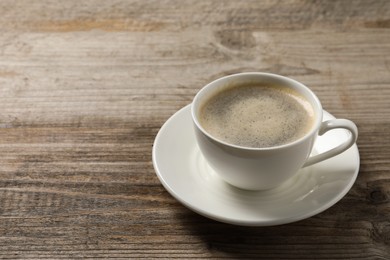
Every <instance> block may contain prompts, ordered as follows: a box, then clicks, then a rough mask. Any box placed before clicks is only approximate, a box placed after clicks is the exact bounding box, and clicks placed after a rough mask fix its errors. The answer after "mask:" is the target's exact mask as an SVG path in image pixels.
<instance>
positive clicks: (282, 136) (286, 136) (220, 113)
mask: <svg viewBox="0 0 390 260" xmlns="http://www.w3.org/2000/svg"><path fill="white" fill-rule="evenodd" d="M313 122H314V111H313V109H312V107H311V105H310V103H309V102H308V101H307V100H306V99H305V98H304V97H303V96H301V95H300V94H299V93H298V92H296V91H295V90H292V89H289V88H286V87H280V86H273V85H267V86H263V85H252V84H251V85H240V86H235V87H230V88H229V89H227V90H223V91H220V92H219V93H216V94H215V95H213V96H212V97H211V98H209V99H208V100H207V101H206V102H205V103H204V104H203V106H202V107H201V110H200V124H201V125H202V127H203V128H204V129H205V130H206V131H207V132H208V133H210V134H211V135H212V136H214V137H216V138H217V139H220V140H222V141H225V142H227V143H231V144H235V145H239V146H245V147H256V148H262V147H271V146H278V145H283V144H286V143H290V142H292V141H294V140H297V139H299V138H300V137H302V136H304V135H305V134H306V133H307V132H308V131H309V130H310V129H311V127H312V125H313Z"/></svg>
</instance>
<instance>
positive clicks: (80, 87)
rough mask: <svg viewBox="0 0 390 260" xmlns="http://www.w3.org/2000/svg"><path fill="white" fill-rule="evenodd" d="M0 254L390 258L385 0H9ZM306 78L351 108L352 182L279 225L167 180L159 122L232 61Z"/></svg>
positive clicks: (0, 44) (1, 119)
mask: <svg viewBox="0 0 390 260" xmlns="http://www.w3.org/2000/svg"><path fill="white" fill-rule="evenodd" d="M0 31H1V34H0V127H1V128H0V258H29V259H32V258H50V259H54V258H79V257H91V258H122V257H123V258H143V257H147V258H160V257H161V258H168V259H172V258H240V257H249V258H257V259H260V258H263V259H390V1H386V0H383V1H381V0H379V1H295V0H290V1H195V0H194V1H142V0H139V1H121V0H116V1H103V0H101V1H80V0H77V1H76V0H71V1H54V0H53V1H30V0H6V1H1V2H0ZM243 71H266V72H274V73H279V74H283V75H286V76H290V77H293V78H295V79H297V80H299V81H301V82H303V83H304V84H306V85H308V86H310V87H311V88H312V89H313V90H314V91H315V92H316V93H317V95H318V96H319V98H320V99H321V100H322V103H323V106H324V108H325V109H326V110H327V111H329V112H331V113H332V114H334V115H335V116H337V117H344V118H349V119H351V120H353V121H354V122H356V124H357V125H358V127H359V131H360V136H359V140H358V147H359V150H360V155H361V170H360V173H359V176H358V179H357V181H356V183H355V184H354V186H353V188H352V189H351V191H350V192H349V193H348V194H347V195H346V196H345V197H344V198H343V199H342V200H341V201H340V202H339V203H337V204H336V205H335V206H333V207H331V208H330V209H328V210H326V211H325V212H323V213H321V214H319V215H316V216H314V217H311V218H309V219H306V220H303V221H299V222H296V223H292V224H288V225H282V226H277V227H265V228H264V227H263V228H249V227H238V226H232V225H227V224H222V223H218V222H215V221H212V220H209V219H207V218H204V217H201V216H199V215H197V214H196V213H193V212H192V211H190V210H188V209H187V208H185V207H184V206H182V205H181V204H180V203H179V202H177V201H176V200H175V199H174V198H173V197H171V196H170V195H169V194H168V192H166V191H165V189H164V188H163V187H162V185H161V184H160V182H159V181H158V179H157V177H156V175H155V172H154V169H153V165H152V161H151V159H152V158H151V150H152V143H153V141H154V138H155V135H156V134H157V132H158V130H159V128H160V127H161V125H162V124H163V123H164V122H165V121H166V120H167V119H168V118H169V117H170V116H171V115H172V114H173V113H174V112H175V111H177V110H178V109H180V108H181V107H183V106H185V105H187V104H189V103H190V102H191V100H192V98H193V96H194V94H195V93H196V92H197V91H198V90H199V89H200V88H201V87H202V86H203V85H204V84H206V83H208V82H210V81H212V80H214V79H216V78H218V77H220V76H223V75H228V74H231V73H235V72H243Z"/></svg>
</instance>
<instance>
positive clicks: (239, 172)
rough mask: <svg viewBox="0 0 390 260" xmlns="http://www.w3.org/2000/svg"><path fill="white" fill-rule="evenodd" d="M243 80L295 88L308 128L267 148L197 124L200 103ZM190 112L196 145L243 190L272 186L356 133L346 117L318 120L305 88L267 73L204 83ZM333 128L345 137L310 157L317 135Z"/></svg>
mask: <svg viewBox="0 0 390 260" xmlns="http://www.w3.org/2000/svg"><path fill="white" fill-rule="evenodd" d="M243 83H253V84H256V83H263V84H264V83H272V84H275V83H276V84H278V85H281V86H285V87H288V88H292V89H294V90H296V91H297V92H298V93H300V94H301V95H302V96H303V97H305V98H306V99H307V101H309V103H310V104H311V105H312V107H313V110H314V113H315V119H314V123H313V126H312V128H311V130H310V131H308V132H307V133H306V135H304V136H303V137H302V138H299V139H297V140H295V141H293V142H291V143H287V144H284V145H279V146H274V147H267V148H248V147H242V146H238V145H234V144H229V143H227V142H224V141H222V140H218V139H217V138H215V137H213V136H212V135H210V134H209V133H207V131H206V130H205V129H204V128H203V127H202V125H201V124H200V123H199V114H200V113H199V110H200V108H201V106H202V104H204V102H205V101H206V100H208V98H209V97H211V96H213V95H214V94H215V93H219V92H220V91H221V90H222V91H223V89H226V88H230V87H231V86H234V85H235V84H237V85H239V84H243ZM191 114H192V119H193V122H194V129H195V134H196V139H197V143H198V146H199V148H200V150H201V152H202V154H203V156H204V157H205V159H206V161H207V162H208V164H209V165H210V166H211V167H212V168H213V169H214V170H215V171H216V172H217V173H218V174H219V176H220V177H221V178H222V179H223V180H225V181H226V182H228V183H230V184H231V185H233V186H236V187H238V188H242V189H247V190H265V189H271V188H274V187H276V186H278V185H280V184H281V183H283V182H284V181H286V180H287V179H289V178H290V177H292V176H293V175H294V174H296V173H297V172H298V170H299V169H300V168H302V167H306V166H310V165H312V164H315V163H318V162H320V161H323V160H326V159H328V158H330V157H333V156H336V155H338V154H340V153H342V152H344V151H345V150H347V149H348V148H349V147H351V146H352V145H353V144H354V143H355V142H356V139H357V135H358V131H357V127H356V125H355V124H354V123H353V122H352V121H350V120H346V119H333V120H329V121H325V122H322V114H323V110H322V106H321V103H320V101H319V99H318V98H317V96H316V95H315V94H314V93H313V92H312V91H311V90H310V89H309V88H308V87H306V86H305V85H303V84H301V83H299V82H297V81H295V80H293V79H290V78H287V77H284V76H280V75H276V74H270V73H260V72H248V73H239V74H234V75H230V76H226V77H223V78H220V79H217V80H215V81H213V82H211V83H209V84H207V85H206V86H205V87H203V88H202V89H201V90H200V91H199V92H198V93H197V94H196V96H195V98H194V100H193V102H192V105H191ZM335 128H343V129H347V130H349V131H350V133H351V134H350V136H349V139H347V140H346V141H344V142H342V143H340V144H339V145H338V146H337V147H335V148H333V149H331V150H329V151H326V152H324V153H320V154H317V155H314V156H310V153H311V151H312V149H313V145H314V142H315V140H316V138H317V136H318V135H323V134H324V133H326V132H327V131H329V130H332V129H335Z"/></svg>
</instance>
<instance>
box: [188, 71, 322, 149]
mask: <svg viewBox="0 0 390 260" xmlns="http://www.w3.org/2000/svg"><path fill="white" fill-rule="evenodd" d="M253 75H256V76H263V77H271V78H276V79H279V80H283V81H286V82H290V83H293V84H294V85H297V86H299V88H301V89H303V90H304V91H305V92H306V93H308V94H309V96H310V97H311V98H312V100H313V103H314V104H315V105H316V107H313V109H314V110H318V111H315V115H316V118H315V122H314V123H313V126H312V128H311V129H310V131H309V132H307V133H306V134H305V135H304V136H302V137H300V138H298V139H296V140H294V141H292V142H289V143H286V144H282V145H276V146H270V147H249V146H241V145H236V144H232V143H228V142H225V141H223V140H220V139H218V138H216V137H214V136H212V135H211V134H209V133H208V132H207V131H206V130H205V129H204V128H203V127H202V125H201V124H200V123H199V120H198V118H197V117H196V113H195V105H197V104H198V102H199V97H200V96H201V95H202V94H203V93H204V92H205V91H207V90H208V89H209V88H210V87H211V86H213V85H215V84H217V83H218V82H220V81H224V80H227V79H230V78H236V77H245V76H253ZM191 117H192V121H193V122H194V124H195V125H196V127H197V128H198V129H199V130H200V131H201V132H202V133H203V134H204V135H206V136H207V137H208V138H210V139H211V140H213V141H214V142H216V143H219V144H221V145H224V146H227V147H231V148H236V149H239V150H246V151H274V150H279V149H284V148H289V147H292V146H295V145H297V144H299V143H301V142H303V141H305V140H307V139H308V138H311V136H312V135H313V134H316V133H317V131H318V129H319V128H320V125H321V123H322V117H323V109H322V105H321V102H320V100H319V99H318V97H317V96H316V95H315V94H314V92H313V91H312V90H311V89H310V88H308V87H307V86H305V85H304V84H302V83H300V82H299V81H297V80H294V79H292V78H289V77H286V76H282V75H278V74H274V73H268V72H242V73H236V74H231V75H228V76H224V77H221V78H218V79H216V80H213V81H211V82H210V83H208V84H206V85H205V86H203V87H202V88H201V89H200V90H199V91H198V93H197V94H196V95H195V97H194V99H193V101H192V103H191Z"/></svg>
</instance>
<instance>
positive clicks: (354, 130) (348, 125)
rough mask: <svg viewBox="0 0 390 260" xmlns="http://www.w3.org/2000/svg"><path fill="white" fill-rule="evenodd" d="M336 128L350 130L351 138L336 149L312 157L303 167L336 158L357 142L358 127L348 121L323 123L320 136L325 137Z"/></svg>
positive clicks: (337, 120)
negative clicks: (324, 135)
mask: <svg viewBox="0 0 390 260" xmlns="http://www.w3.org/2000/svg"><path fill="white" fill-rule="evenodd" d="M336 128H343V129H346V130H349V132H350V133H351V134H350V135H349V138H348V139H347V140H345V141H344V142H343V143H341V144H339V145H338V146H336V147H335V148H332V149H330V150H329V151H326V152H323V153H320V154H317V155H313V156H310V157H309V158H308V159H307V160H306V162H305V164H304V165H303V166H302V167H307V166H310V165H313V164H315V163H318V162H321V161H323V160H326V159H329V158H330V157H333V156H336V155H338V154H340V153H342V152H344V151H345V150H347V149H348V148H350V147H351V146H352V145H353V144H354V143H355V142H356V139H357V136H358V130H357V127H356V125H355V124H354V123H353V122H352V121H350V120H347V119H332V120H328V121H324V122H322V124H321V127H320V130H319V131H318V134H319V135H323V134H325V133H326V132H328V131H329V130H332V129H336Z"/></svg>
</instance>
